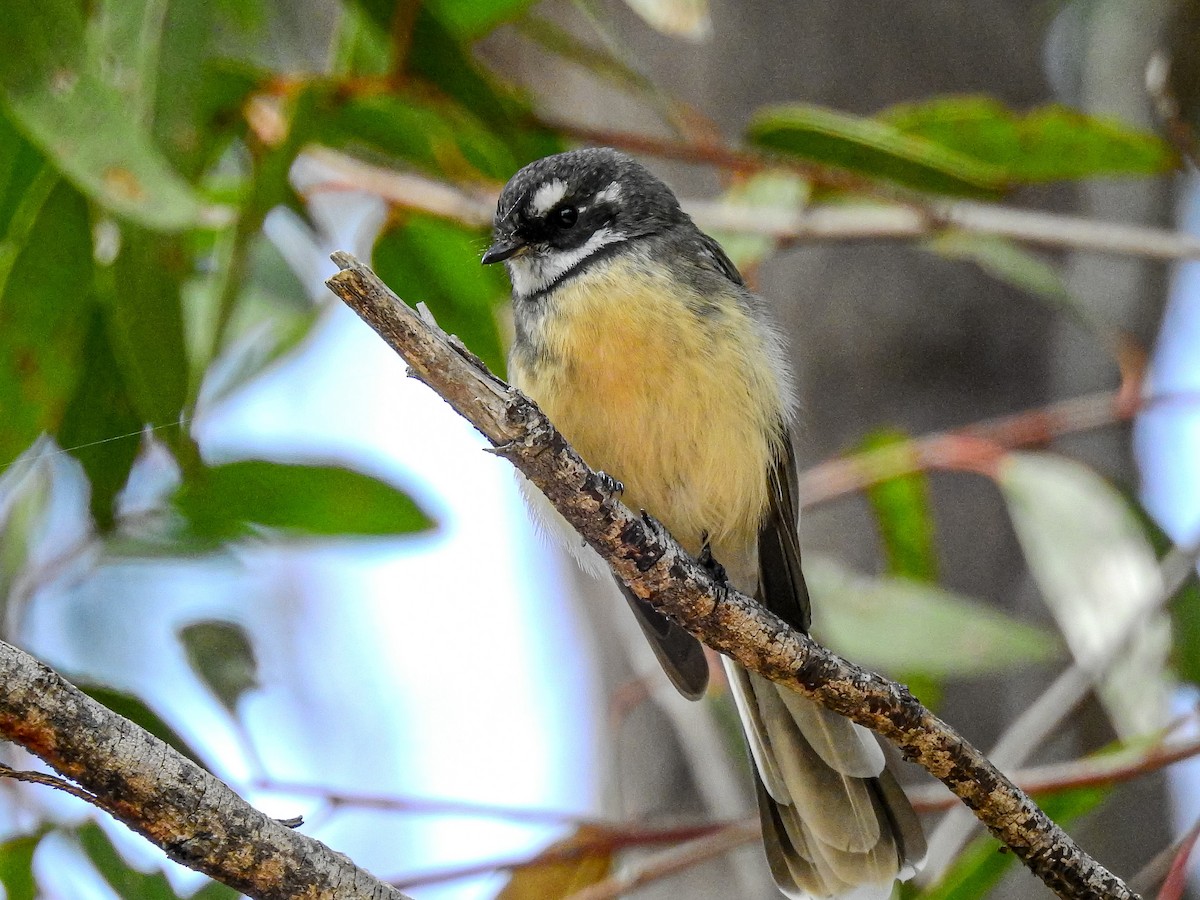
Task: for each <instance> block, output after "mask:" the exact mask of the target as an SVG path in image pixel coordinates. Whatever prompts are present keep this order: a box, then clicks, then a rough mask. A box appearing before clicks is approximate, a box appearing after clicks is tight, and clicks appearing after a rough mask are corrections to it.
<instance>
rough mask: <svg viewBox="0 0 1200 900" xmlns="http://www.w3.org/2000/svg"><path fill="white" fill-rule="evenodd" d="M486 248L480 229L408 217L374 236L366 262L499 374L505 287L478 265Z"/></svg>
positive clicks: (490, 269) (498, 274) (489, 269)
mask: <svg viewBox="0 0 1200 900" xmlns="http://www.w3.org/2000/svg"><path fill="white" fill-rule="evenodd" d="M486 245H487V237H486V235H485V233H484V232H483V231H474V230H471V229H468V228H464V227H462V226H460V225H455V224H453V223H450V222H446V221H444V220H441V219H437V218H435V217H433V216H428V215H421V214H413V215H411V216H407V217H405V218H404V219H403V220H400V221H397V222H396V223H394V224H393V226H392V227H390V228H388V229H386V230H385V231H384V232H383V233H382V234H380V236H379V239H378V240H377V241H376V242H375V249H374V250H373V251H372V256H371V264H372V266H373V267H374V269H375V271H376V272H378V273H379V277H380V278H382V279H383V280H384V281H385V282H387V284H388V285H389V286H390V287H391V288H392V290H394V291H395V292H396V293H397V294H399V295H400V296H401V297H402V298H403V299H404V301H405V302H406V303H409V304H411V305H413V306H415V305H416V304H417V303H425V304H426V305H427V306H428V307H429V309H430V311H431V312H432V313H433V316H434V318H435V319H437V322H438V324H439V325H440V326H441V327H442V329H443V330H444V331H446V332H447V333H449V334H455V335H458V337H459V338H460V339H461V340H462V342H463V343H464V344H466V345H467V348H468V349H470V350H471V351H472V352H474V353H475V354H476V355H477V356H478V357H479V358H480V359H482V360H483V361H484V362H485V363H487V366H488V368H490V369H491V370H492V371H493V372H495V373H497V374H498V375H502V374H503V372H504V349H503V346H502V343H501V339H500V331H499V328H498V327H497V324H496V310H497V308H498V307H499V306H500V305H501V304H503V303H504V302H505V300H506V298H507V296H508V286H507V282H506V281H505V278H504V273H503V272H500V271H494V270H495V268H496V267H495V266H491V267H488V266H482V265H480V264H479V256H480V252H481V249H482V248H483V247H485V246H486Z"/></svg>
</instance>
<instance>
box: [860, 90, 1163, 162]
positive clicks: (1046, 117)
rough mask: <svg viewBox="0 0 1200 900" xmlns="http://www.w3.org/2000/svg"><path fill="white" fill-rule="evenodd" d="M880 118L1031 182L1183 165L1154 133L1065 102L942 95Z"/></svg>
mask: <svg viewBox="0 0 1200 900" xmlns="http://www.w3.org/2000/svg"><path fill="white" fill-rule="evenodd" d="M878 119H879V120H880V121H881V122H885V123H887V124H888V125H892V126H894V127H895V128H897V129H899V130H900V131H901V132H903V133H904V134H907V135H911V136H914V137H921V138H924V139H927V140H930V141H933V142H934V143H936V144H939V145H941V146H943V147H945V148H947V149H949V150H952V151H954V152H957V153H961V154H963V155H964V156H968V157H971V158H973V159H977V160H979V161H981V162H984V163H990V164H991V165H993V166H996V167H997V168H999V169H1001V170H1002V171H1003V172H1005V173H1006V176H1007V178H1008V179H1009V180H1010V181H1013V182H1022V183H1027V184H1032V183H1038V182H1046V181H1063V180H1067V179H1074V178H1095V177H1098V176H1115V175H1159V174H1162V173H1164V172H1169V171H1171V170H1172V169H1174V168H1176V167H1177V166H1178V163H1179V160H1178V158H1177V157H1176V156H1175V154H1174V152H1172V150H1171V148H1170V146H1169V145H1168V144H1167V143H1166V142H1165V141H1163V140H1162V138H1160V137H1158V136H1157V135H1155V134H1150V133H1148V132H1144V131H1138V130H1136V129H1134V128H1130V127H1129V126H1127V125H1124V124H1122V123H1120V122H1117V121H1113V120H1110V119H1103V118H1099V117H1096V116H1089V115H1085V114H1084V113H1081V112H1079V111H1077V110H1074V109H1070V108H1069V107H1066V106H1060V105H1059V104H1049V105H1047V106H1042V107H1038V108H1037V109H1033V110H1030V111H1029V112H1027V113H1017V112H1014V111H1013V110H1011V109H1009V108H1008V107H1007V106H1005V105H1004V104H1003V103H1001V102H1000V101H999V100H995V99H993V98H991V97H980V96H967V97H938V98H936V99H933V100H929V101H926V102H923V103H914V104H905V105H902V106H894V107H892V108H890V109H887V110H884V111H883V112H881V113H880V114H879V116H878Z"/></svg>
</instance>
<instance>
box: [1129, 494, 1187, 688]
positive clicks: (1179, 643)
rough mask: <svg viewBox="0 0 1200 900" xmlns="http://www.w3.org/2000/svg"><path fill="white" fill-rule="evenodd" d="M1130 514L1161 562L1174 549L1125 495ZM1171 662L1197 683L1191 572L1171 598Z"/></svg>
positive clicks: (1178, 672)
mask: <svg viewBox="0 0 1200 900" xmlns="http://www.w3.org/2000/svg"><path fill="white" fill-rule="evenodd" d="M1123 495H1124V497H1125V501H1126V503H1127V504H1128V506H1129V510H1130V512H1131V513H1132V514H1133V516H1134V517H1135V518H1136V519H1137V521H1138V523H1139V524H1140V525H1141V527H1142V529H1143V530H1144V531H1145V534H1146V539H1147V540H1149V541H1150V546H1151V547H1152V548H1153V550H1154V553H1155V555H1156V556H1157V557H1158V558H1159V559H1160V560H1161V559H1163V558H1164V557H1165V556H1166V555H1167V554H1168V553H1169V552H1170V551H1171V549H1172V547H1173V546H1174V542H1173V541H1172V540H1171V538H1170V536H1169V535H1167V533H1166V532H1165V531H1163V530H1162V528H1161V527H1160V526H1159V524H1158V523H1157V522H1156V521H1155V520H1154V517H1153V516H1151V515H1150V513H1149V512H1148V511H1147V510H1146V508H1145V507H1144V506H1143V505H1142V504H1141V502H1140V501H1139V500H1138V498H1136V497H1134V496H1132V495H1131V494H1128V493H1124V492H1123ZM1168 609H1169V611H1170V615H1171V639H1172V652H1171V663H1172V666H1173V668H1174V671H1175V674H1176V675H1177V676H1179V677H1180V678H1182V679H1183V680H1185V681H1190V682H1192V683H1193V684H1200V576H1197V574H1196V571H1195V569H1193V570H1192V571H1191V572H1190V573H1189V574H1188V577H1187V580H1186V581H1184V583H1183V585H1182V586H1181V587H1180V588H1179V590H1178V591H1176V593H1175V596H1174V597H1172V598H1171V603H1170V606H1169V607H1168Z"/></svg>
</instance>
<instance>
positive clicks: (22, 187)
mask: <svg viewBox="0 0 1200 900" xmlns="http://www.w3.org/2000/svg"><path fill="white" fill-rule="evenodd" d="M3 112H4V111H3V109H2V108H0V237H3V236H4V235H6V234H8V230H9V228H10V226H11V225H12V221H13V215H14V214H15V213H16V211H17V208H18V206H19V205H20V203H21V201H22V200H23V199H24V198H25V195H26V193H27V192H28V191H29V190H30V188H32V187H33V184H34V181H35V179H36V178H37V177H38V175H39V174H40V173H41V171H42V169H43V167H44V166H45V165H46V160H45V157H43V156H42V154H40V153H39V152H38V151H37V150H35V149H34V147H33V145H32V144H30V143H29V141H27V140H25V138H23V137H22V136H21V135H20V133H19V132H18V131H17V130H16V128H14V127H13V125H12V123H11V122H9V120H8V119H7V118H6V117H5V116H4V115H3Z"/></svg>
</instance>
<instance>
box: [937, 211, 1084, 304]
mask: <svg viewBox="0 0 1200 900" xmlns="http://www.w3.org/2000/svg"><path fill="white" fill-rule="evenodd" d="M927 243H928V247H929V249H931V250H933V251H934V252H935V253H938V254H940V255H942V256H945V257H947V258H949V259H965V260H970V261H971V262H973V263H975V264H977V265H978V266H979V267H980V268H981V269H983V270H984V271H985V272H987V273H988V274H989V275H992V276H994V277H996V278H998V279H999V280H1001V281H1004V282H1007V283H1008V284H1011V285H1012V286H1013V287H1016V288H1020V289H1021V290H1023V291H1026V292H1027V293H1030V294H1033V295H1034V296H1035V297H1041V298H1042V299H1043V300H1048V301H1050V302H1051V303H1052V304H1054V305H1055V306H1058V307H1061V308H1064V309H1067V310H1074V311H1078V307H1079V304H1078V303H1076V302H1075V301H1074V300H1073V299H1072V297H1071V295H1070V294H1068V293H1067V288H1066V285H1065V284H1064V283H1063V280H1062V275H1060V274H1059V271H1058V269H1057V268H1055V267H1054V266H1053V265H1052V264H1051V263H1049V262H1047V261H1045V260H1044V259H1042V258H1040V257H1038V256H1036V255H1035V254H1033V253H1030V252H1029V251H1028V250H1026V249H1025V248H1024V247H1022V246H1021V245H1019V244H1017V243H1014V242H1013V241H1010V240H1008V239H1006V238H1002V237H996V236H993V235H982V234H969V233H967V232H962V231H953V230H950V231H943V232H941V233H940V234H939V235H938V236H937V237H935V238H933V239H932V240H930V241H928V242H927Z"/></svg>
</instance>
